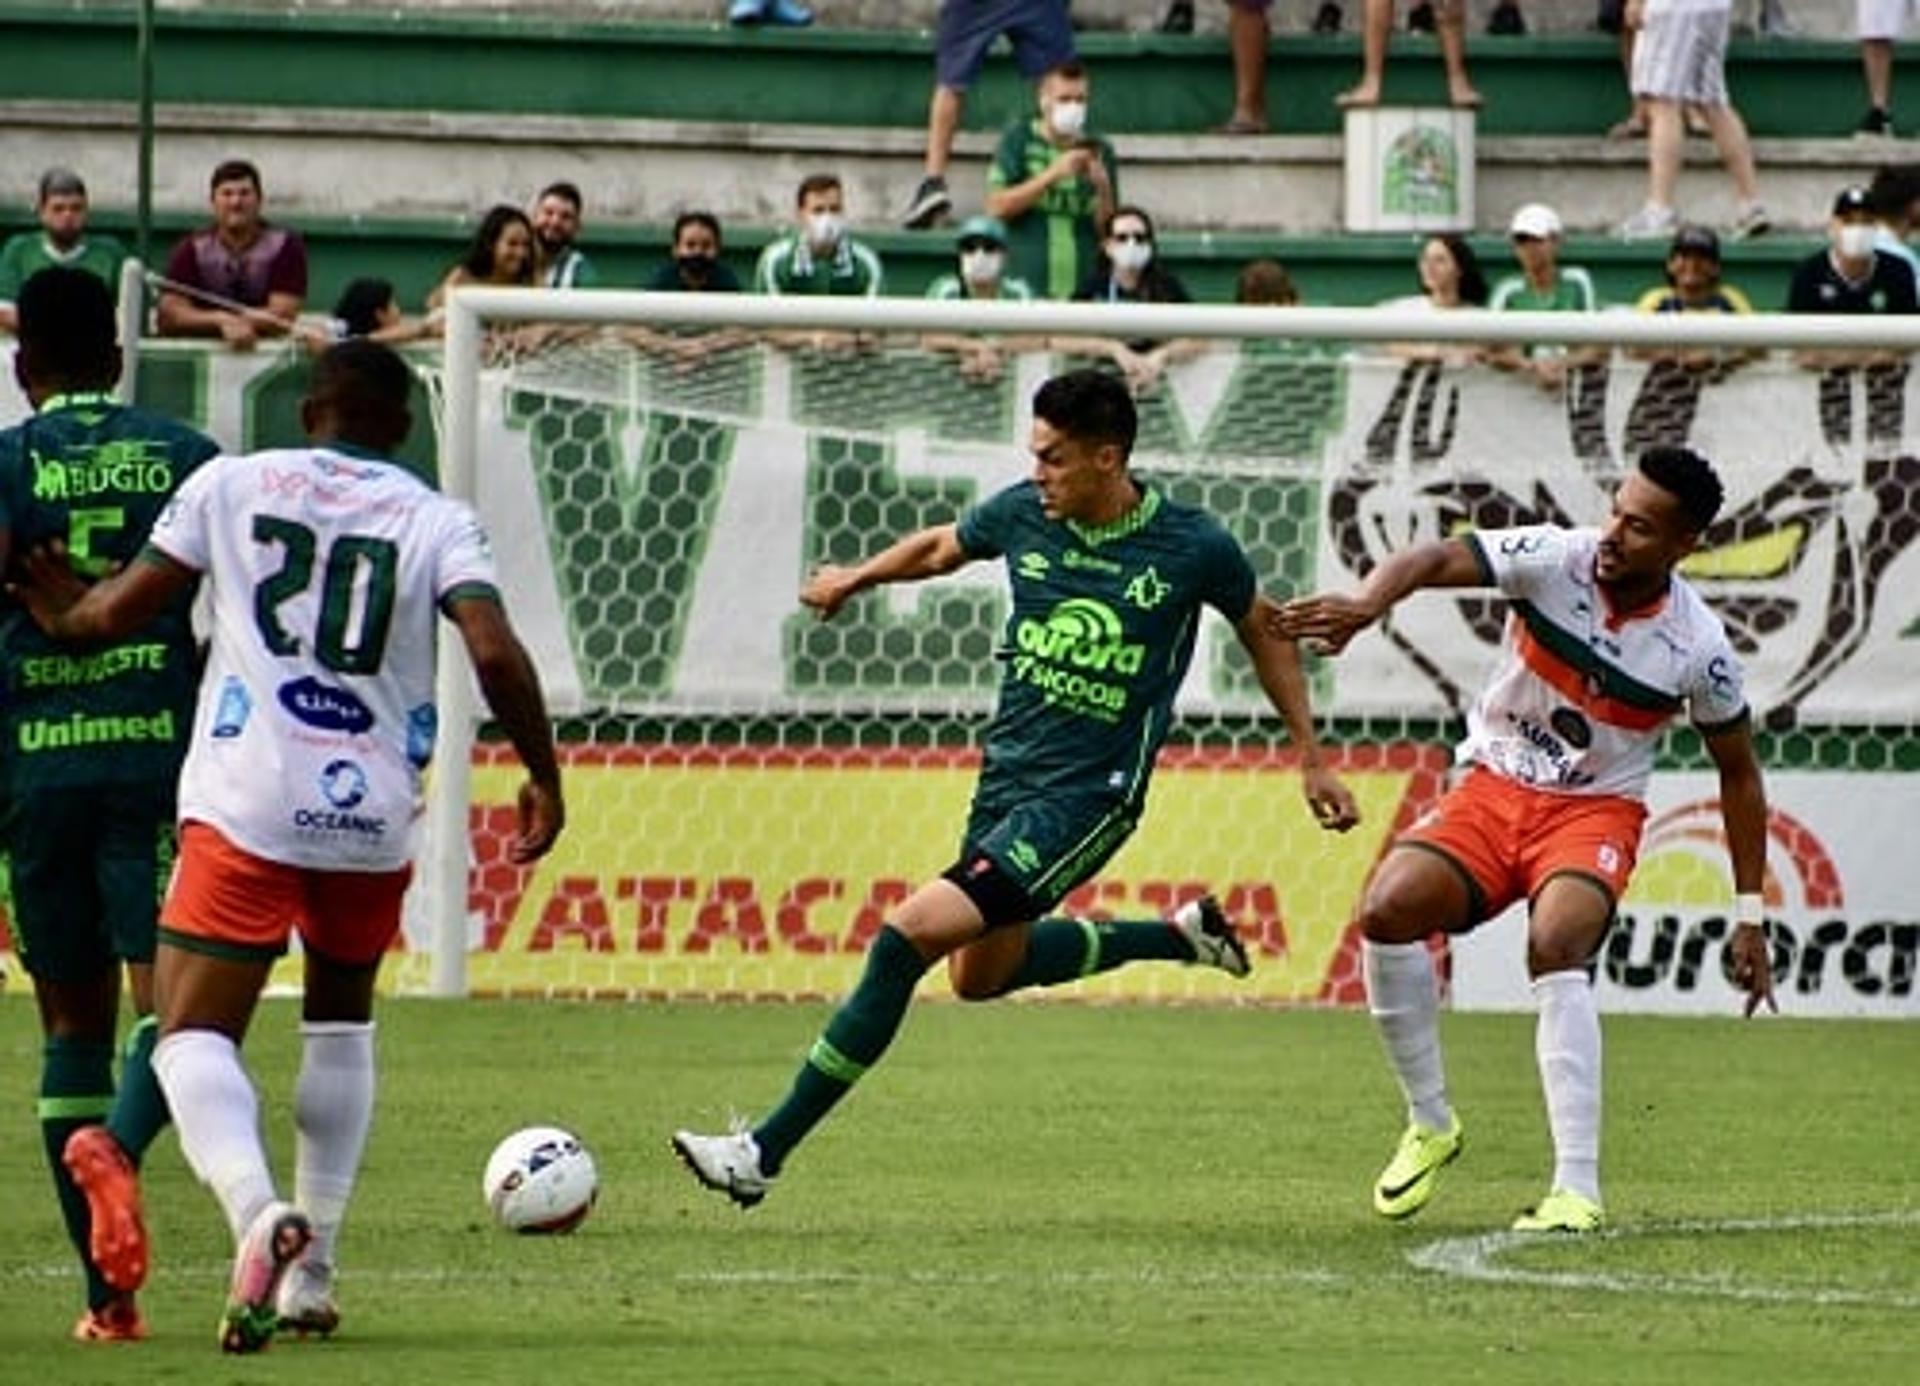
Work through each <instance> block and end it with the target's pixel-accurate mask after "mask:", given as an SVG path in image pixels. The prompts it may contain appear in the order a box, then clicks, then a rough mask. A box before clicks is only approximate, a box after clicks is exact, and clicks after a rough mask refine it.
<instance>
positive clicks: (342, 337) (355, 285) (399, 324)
mask: <svg viewBox="0 0 1920 1386" xmlns="http://www.w3.org/2000/svg"><path fill="white" fill-rule="evenodd" d="M329 326H330V328H331V330H330V331H327V332H323V333H322V332H315V333H309V334H307V345H308V347H309V348H310V349H312V350H314V351H315V352H323V351H325V350H326V349H327V348H328V347H330V346H332V345H333V344H334V343H335V342H344V341H347V340H349V339H351V338H354V337H364V338H365V339H366V340H368V341H370V342H385V343H388V344H392V343H395V342H411V341H414V340H416V339H418V338H421V337H425V336H430V335H431V334H432V332H433V324H432V323H430V322H428V321H427V320H425V319H422V318H410V317H408V316H407V315H406V314H405V313H403V312H401V311H400V304H399V302H398V300H396V299H395V298H394V294H393V284H392V283H391V282H390V281H388V280H385V279H372V278H368V279H355V280H353V281H352V282H351V283H349V284H348V285H347V287H346V288H344V289H342V290H341V291H340V297H339V299H338V300H337V301H336V302H335V303H334V305H333V317H332V319H331V321H330V323H329Z"/></svg>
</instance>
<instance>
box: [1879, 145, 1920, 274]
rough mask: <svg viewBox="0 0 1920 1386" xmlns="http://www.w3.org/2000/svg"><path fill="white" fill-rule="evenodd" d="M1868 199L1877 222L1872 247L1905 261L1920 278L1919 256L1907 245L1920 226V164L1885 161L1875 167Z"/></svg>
mask: <svg viewBox="0 0 1920 1386" xmlns="http://www.w3.org/2000/svg"><path fill="white" fill-rule="evenodd" d="M1867 201H1868V202H1869V203H1871V204H1872V206H1873V217H1874V220H1875V222H1876V223H1878V225H1877V226H1876V227H1875V230H1874V237H1873V248H1874V249H1875V250H1881V251H1885V252H1886V253H1887V254H1889V255H1896V256H1898V257H1899V258H1900V259H1902V260H1904V261H1906V264H1907V268H1908V269H1910V270H1912V271H1913V273H1914V278H1915V279H1920V256H1917V255H1915V254H1914V252H1913V247H1912V246H1910V245H1908V244H1907V238H1908V237H1909V236H1911V235H1913V233H1914V229H1915V228H1916V227H1920V164H1885V165H1882V166H1881V167H1880V168H1878V169H1875V170H1874V174H1873V182H1871V183H1870V184H1868V185H1867Z"/></svg>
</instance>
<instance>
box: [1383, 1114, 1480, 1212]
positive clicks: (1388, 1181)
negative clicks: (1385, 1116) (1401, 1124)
mask: <svg viewBox="0 0 1920 1386" xmlns="http://www.w3.org/2000/svg"><path fill="white" fill-rule="evenodd" d="M1463 1141H1464V1133H1463V1132H1462V1131H1461V1129H1460V1118H1459V1117H1458V1116H1455V1117H1454V1118H1453V1121H1452V1122H1451V1124H1449V1125H1448V1127H1447V1129H1446V1130H1444V1131H1435V1130H1432V1129H1431V1128H1429V1127H1425V1126H1422V1125H1421V1124H1420V1123H1419V1122H1417V1121H1414V1122H1409V1123H1407V1129H1406V1130H1405V1131H1404V1132H1403V1133H1401V1136H1400V1146H1399V1148H1398V1149H1397V1150H1395V1151H1394V1152H1393V1158H1392V1159H1391V1160H1389V1161H1387V1167H1386V1168H1385V1169H1383V1170H1381V1171H1380V1177H1379V1178H1378V1179H1376V1180H1375V1181H1374V1184H1373V1210H1374V1211H1375V1212H1376V1213H1378V1214H1380V1216H1381V1217H1385V1218H1408V1217H1412V1216H1413V1215H1414V1214H1415V1213H1417V1212H1419V1211H1420V1210H1421V1209H1422V1208H1424V1207H1426V1206H1427V1200H1428V1199H1430V1198H1432V1197H1433V1187H1434V1185H1435V1184H1436V1183H1437V1182H1438V1181H1439V1178H1440V1171H1441V1170H1443V1169H1445V1168H1446V1167H1447V1166H1448V1165H1450V1164H1452V1163H1453V1162H1454V1161H1455V1160H1457V1159H1459V1158H1460V1147H1461V1145H1462V1144H1463Z"/></svg>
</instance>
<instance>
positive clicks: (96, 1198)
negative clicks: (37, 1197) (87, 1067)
mask: <svg viewBox="0 0 1920 1386" xmlns="http://www.w3.org/2000/svg"><path fill="white" fill-rule="evenodd" d="M61 1160H62V1161H63V1162H64V1163H65V1164H66V1167H67V1173H69V1174H71V1175H72V1176H73V1182H74V1183H75V1184H76V1185H77V1186H78V1187H79V1189H80V1192H81V1193H83V1194H85V1195H86V1196H87V1212H88V1214H89V1215H90V1216H91V1217H92V1219H93V1235H92V1236H91V1238H89V1240H88V1245H87V1251H88V1254H89V1255H90V1256H91V1257H92V1258H93V1264H94V1265H95V1266H97V1267H99V1269H100V1276H101V1278H102V1279H103V1280H105V1281H106V1282H107V1284H109V1285H111V1286H113V1288H114V1289H116V1290H120V1291H122V1292H124V1293H128V1294H131V1293H132V1292H133V1291H135V1290H137V1289H139V1288H140V1287H141V1286H142V1285H144V1284H146V1281H147V1225H146V1223H144V1222H143V1221H141V1218H140V1176H139V1175H138V1174H137V1173H136V1172H135V1171H134V1168H133V1161H131V1160H129V1159H128V1158H127V1152H126V1151H124V1150H122V1149H121V1148H120V1142H119V1141H116V1140H115V1139H114V1138H113V1133H112V1132H111V1131H109V1130H107V1128H106V1127H104V1126H82V1127H81V1128H80V1129H79V1130H78V1131H75V1132H74V1133H73V1134H72V1135H71V1136H69V1137H67V1148H66V1150H65V1151H64V1152H63V1153H62V1155H61Z"/></svg>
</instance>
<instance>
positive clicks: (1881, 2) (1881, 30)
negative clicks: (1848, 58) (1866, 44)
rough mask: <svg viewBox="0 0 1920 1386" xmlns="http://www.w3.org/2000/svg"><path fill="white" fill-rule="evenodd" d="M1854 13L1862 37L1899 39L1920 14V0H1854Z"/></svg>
mask: <svg viewBox="0 0 1920 1386" xmlns="http://www.w3.org/2000/svg"><path fill="white" fill-rule="evenodd" d="M1853 15H1854V28H1855V29H1857V30H1858V31H1859V37H1860V38H1863V39H1897V38H1899V37H1900V35H1902V34H1903V33H1905V32H1906V30H1907V26H1908V25H1909V24H1911V23H1912V22H1913V20H1914V17H1915V16H1916V15H1920V0H1854V7H1853Z"/></svg>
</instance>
